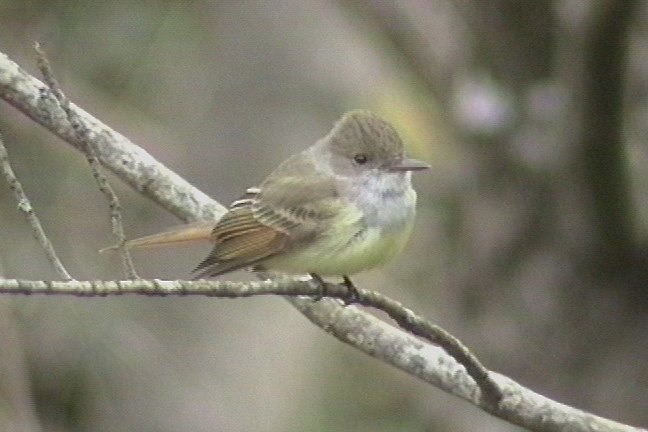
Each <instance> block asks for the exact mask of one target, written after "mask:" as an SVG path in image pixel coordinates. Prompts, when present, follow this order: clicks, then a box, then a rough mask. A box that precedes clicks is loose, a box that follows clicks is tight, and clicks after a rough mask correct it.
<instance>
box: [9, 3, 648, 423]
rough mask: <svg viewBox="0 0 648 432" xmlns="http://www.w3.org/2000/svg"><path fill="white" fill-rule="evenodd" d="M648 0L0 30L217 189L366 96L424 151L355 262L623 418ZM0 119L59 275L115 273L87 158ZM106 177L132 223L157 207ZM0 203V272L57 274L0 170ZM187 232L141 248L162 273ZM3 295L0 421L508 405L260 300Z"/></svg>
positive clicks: (449, 323) (436, 415) (199, 7)
mask: <svg viewBox="0 0 648 432" xmlns="http://www.w3.org/2000/svg"><path fill="white" fill-rule="evenodd" d="M646 3H647V2H645V1H636V0H627V1H623V2H617V1H612V0H587V1H581V0H553V1H549V0H541V1H535V0H533V1H532V0H525V1H519V2H510V1H506V0H485V1H479V2H478V1H469V0H425V1H407V2H383V1H374V0H352V1H349V0H346V1H345V0H338V1H334V0H312V1H309V2H299V1H295V0H278V1H272V2H264V1H260V0H255V1H247V2H233V1H226V0H221V1H217V0H216V1H200V0H194V1H189V2H182V3H180V2H171V1H153V0H150V1H140V2H127V1H123V0H122V1H120V0H118V1H113V2H99V1H86V2H73V1H64V0H58V1H28V0H0V51H2V52H4V53H6V54H7V55H9V57H10V58H12V59H13V60H14V61H17V62H18V63H19V64H20V65H21V66H22V67H24V68H25V69H27V70H29V71H31V72H32V73H34V74H36V67H35V59H34V54H33V52H32V49H31V45H32V43H33V41H34V40H39V41H40V42H41V43H42V44H43V46H44V47H45V49H46V51H47V52H48V55H49V56H50V59H51V62H52V64H53V66H54V70H55V72H56V74H57V76H58V78H59V80H60V81H61V84H62V86H63V88H64V90H65V92H66V93H67V94H68V96H70V97H71V99H72V100H73V101H74V102H75V103H77V104H79V105H80V106H82V107H83V108H84V109H86V110H88V111H89V112H91V113H93V114H94V115H96V116H97V117H98V118H100V119H102V120H103V121H105V122H106V123H108V124H109V125H111V126H112V127H114V128H115V129H117V130H119V131H120V132H122V133H124V134H125V135H127V136H128V137H130V138H131V139H132V140H133V141H134V142H136V143H138V144H140V145H141V146H142V147H144V148H145V149H146V150H148V151H149V152H151V153H152V154H153V155H154V156H155V157H157V158H158V159H160V160H161V161H162V162H164V163H166V164H167V165H169V166H170V167H171V168H172V169H174V170H176V171H177V172H178V173H180V174H181V175H183V176H185V177H186V178H187V179H188V180H189V181H191V182H193V183H194V184H195V185H196V186H198V187H199V188H201V189H203V190H205V191H206V192H208V193H210V194H211V195H213V196H214V197H215V198H216V199H218V200H219V201H221V202H222V203H227V202H228V201H230V200H232V199H234V198H235V197H237V196H238V195H239V194H240V193H241V191H242V190H244V189H245V188H246V187H248V186H250V185H252V184H256V183H258V182H259V181H260V180H261V179H263V177H265V175H266V174H267V173H268V172H269V171H270V170H271V169H272V168H274V167H275V166H276V165H277V164H278V163H279V162H280V161H282V160H283V159H284V158H285V157H287V156H288V155H290V154H292V153H294V152H296V151H298V150H300V149H302V148H304V147H306V146H308V145H309V144H311V143H312V142H314V141H315V140H316V139H318V138H319V137H321V136H323V135H324V134H325V133H326V132H327V131H328V129H329V128H330V126H331V124H332V122H333V121H334V120H335V119H336V118H338V117H339V116H340V115H341V114H342V113H343V112H344V111H346V110H348V109H352V108H367V109H371V110H374V111H377V112H379V113H381V114H382V115H384V116H385V117H387V118H389V119H390V120H392V121H393V122H394V123H395V124H396V125H397V127H398V129H399V130H400V131H402V134H403V137H404V138H405V140H406V141H407V145H408V148H409V149H410V152H411V153H412V154H415V155H416V156H417V157H420V158H423V159H426V160H428V161H429V162H431V163H432V165H433V167H434V169H433V172H432V173H430V174H428V175H425V176H418V177H417V178H416V180H415V182H416V187H417V190H418V191H419V217H418V221H417V228H416V232H415V235H414V236H413V239H412V241H411V242H410V244H409V246H408V248H407V250H406V251H405V253H404V254H403V255H402V256H401V257H399V258H398V259H397V260H395V261H394V262H393V263H392V264H390V265H389V266H387V267H386V268H384V269H382V270H379V271H373V272H370V273H367V274H366V275H361V276H360V277H358V278H357V281H356V283H358V284H360V285H362V286H366V287H376V288H378V289H380V290H384V291H385V293H386V294H388V295H390V296H393V297H396V298H397V299H399V300H401V301H403V302H404V303H405V304H406V305H408V306H411V307H412V308H413V309H414V310H416V311H417V312H419V313H421V314H422V315H424V316H427V317H429V318H431V319H432V320H434V321H435V322H437V323H439V324H440V325H442V326H444V327H445V328H447V329H448V330H450V331H451V332H452V333H454V334H455V335H457V336H459V337H460V338H462V339H464V340H465V341H466V342H467V343H468V344H469V346H471V347H472V348H474V350H475V352H476V353H477V354H478V355H479V356H481V357H482V358H483V360H484V361H485V363H486V364H487V365H488V366H490V367H492V368H493V369H495V370H497V371H500V372H502V373H504V374H506V375H509V376H511V377H512V378H514V379H517V380H519V381H521V382H522V383H523V384H525V385H528V386H529V387H531V388H532V389H534V390H536V391H538V392H540V393H542V394H546V395H547V396H549V397H553V398H556V399H557V400H560V401H563V402H565V403H568V404H573V405H576V406H578V407H580V408H584V409H587V410H591V411H593V412H595V413H597V414H601V415H604V416H609V417H611V418H614V419H616V420H620V421H625V422H628V423H633V424H644V425H645V424H647V423H648V417H647V416H648V409H646V408H647V407H648V398H647V396H646V385H645V383H646V382H648V362H646V361H645V359H646V356H647V355H648V319H647V316H648V314H646V309H647V306H648V291H647V290H646V285H647V284H646V281H647V280H648V277H647V276H648V263H647V262H646V259H647V258H648V253H647V250H646V233H647V232H648V229H647V227H648V204H646V203H648V200H646V199H645V197H646V194H647V193H648V181H647V179H648V169H646V167H648V150H647V149H648V146H647V145H646V144H647V143H646V133H645V132H646V131H645V126H644V125H645V124H647V122H646V116H647V115H648V109H647V108H646V107H647V106H648V98H647V96H648V91H647V88H646V79H645V77H646V76H647V73H648V56H647V55H646V53H647V51H648V43H647V41H648V26H647V25H646V23H648V20H646V17H647V16H646V15H647V13H648V11H647V7H646ZM36 75H37V74H36ZM0 131H1V132H2V133H3V135H4V137H5V141H6V143H7V146H8V149H9V152H10V156H11V157H12V162H13V164H14V168H15V170H16V172H17V173H18V175H19V176H20V179H21V181H22V182H23V183H24V185H25V188H26V190H27V192H28V193H29V195H30V197H31V199H32V200H33V201H34V205H35V208H36V211H37V212H38V214H39V216H40V217H41V219H42V221H43V223H44V225H45V228H46V230H47V231H48V233H49V234H50V236H51V238H52V241H53V242H54V244H55V246H56V247H57V249H58V251H59V253H60V255H61V258H62V259H63V261H64V262H65V263H66V265H67V266H68V268H69V269H70V270H71V271H72V273H73V274H74V276H75V277H77V278H79V279H85V278H88V279H95V278H97V279H98V278H101V279H117V278H121V277H122V275H121V273H120V265H119V259H118V258H117V257H111V256H99V255H98V254H96V251H97V250H98V249H99V248H100V247H102V246H105V245H106V244H110V243H111V242H112V240H111V238H110V228H109V221H108V215H107V212H106V203H105V201H104V200H103V197H102V196H101V195H100V194H99V192H98V191H96V189H95V187H94V182H93V181H92V177H91V174H90V173H89V170H88V169H87V167H86V165H85V161H84V160H83V158H82V157H81V156H80V155H79V154H77V153H76V152H75V151H74V150H72V149H71V148H68V147H66V146H65V145H63V144H61V143H60V142H59V141H58V140H57V139H56V138H54V137H53V136H52V135H50V134H48V133H46V132H45V131H43V130H42V129H40V128H39V127H38V126H36V125H35V124H34V123H33V122H31V121H29V120H27V119H26V118H24V117H23V116H22V115H21V114H19V113H17V112H16V111H15V110H13V109H12V108H11V107H9V106H8V105H7V104H4V103H2V104H0ZM243 173H244V174H243ZM113 184H114V185H115V187H116V188H117V190H118V193H119V195H120V197H121V199H122V204H123V206H124V208H125V215H124V216H125V219H126V224H127V226H126V229H127V232H128V233H129V235H130V236H132V237H137V236H140V235H145V234H148V233H151V232H155V231H159V230H162V229H164V228H165V227H167V226H169V225H173V224H175V223H176V221H175V220H174V219H173V218H172V217H171V216H169V215H167V214H165V213H164V212H163V211H161V210H160V209H159V208H157V207H156V206H155V205H153V204H152V203H150V202H149V201H147V200H144V199H142V197H141V196H139V195H138V194H136V193H134V192H133V191H131V190H129V189H127V187H125V186H124V185H122V184H121V183H120V182H119V181H117V180H115V181H114V182H113ZM0 221H2V223H1V224H0V226H1V228H0V243H1V244H2V245H3V248H2V250H0V273H1V274H3V275H6V276H9V277H18V278H30V279H38V278H53V277H55V275H54V274H53V272H52V270H51V269H50V268H49V267H48V265H47V262H46V261H45V259H44V258H43V256H42V252H41V251H40V250H39V249H38V247H37V246H36V245H35V244H34V242H33V240H32V238H31V235H30V232H29V229H28V228H27V227H26V225H25V224H24V222H23V221H22V218H21V215H20V214H18V212H17V211H16V209H15V203H14V201H13V200H12V197H11V196H10V194H9V193H8V190H7V188H1V187H0ZM206 249H207V247H197V248H193V249H179V250H171V251H153V252H141V253H138V254H137V255H136V261H137V264H138V268H139V271H140V274H141V275H142V276H145V277H159V278H183V277H186V276H187V275H188V272H189V270H190V269H191V268H192V267H193V266H194V265H195V263H196V262H197V261H198V260H199V259H201V258H202V255H203V254H204V253H205V250H206ZM232 277H237V278H238V277H240V278H246V277H248V276H246V275H245V274H243V273H241V274H240V275H239V274H237V275H234V276H232ZM0 317H2V318H1V319H0V364H1V365H3V366H2V367H0V429H2V430H8V431H11V430H21V431H28V430H34V431H36V430H47V431H58V430H61V431H63V430H65V431H85V430H88V431H90V430H92V431H122V430H138V431H149V430H150V431H177V430H192V431H208V430H209V431H213V430H227V431H250V430H254V431H268V432H271V431H303V430H309V431H325V430H330V431H333V430H342V429H344V430H352V431H369V430H372V431H374V430H380V431H404V430H407V431H411V430H420V431H430V432H431V431H437V430H438V431H448V430H456V431H473V430H474V431H483V430H515V428H513V427H510V426H507V425H504V424H502V422H500V421H498V420H496V419H493V418H490V417H489V416H487V415H486V414H484V413H482V412H480V411H478V410H477V409H475V408H473V407H471V406H469V405H467V404H465V403H463V402H460V401H457V400H455V399H454V398H451V397H448V396H447V395H445V394H442V393H441V392H439V391H437V390H435V389H434V388H431V387H429V386H427V385H424V384H422V383H419V382H415V381H414V380H412V379H411V378H410V377H407V376H405V375H403V374H402V373H400V372H398V371H396V370H393V369H391V368H388V367H386V366H384V365H382V364H380V363H378V362H376V361H374V360H372V359H369V358H366V357H364V356H362V355H360V354H359V353H358V352H356V351H355V350H352V349H350V348H349V347H346V346H342V345H340V344H339V343H338V342H337V341H335V340H333V339H332V338H330V337H329V336H328V335H326V334H324V333H323V332H320V331H319V330H318V329H316V328H312V326H311V325H310V324H309V323H308V322H306V321H305V320H304V319H303V318H302V317H301V316H300V315H299V314H298V313H297V312H295V311H294V310H292V309H291V308H290V307H289V306H288V305H286V304H284V303H283V302H282V301H281V300H279V299H247V300H240V301H227V300H216V299H210V300H207V299H149V298H142V299H140V298H122V299H95V300H93V299H61V298H9V297H5V298H3V299H0Z"/></svg>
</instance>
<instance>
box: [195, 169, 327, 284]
mask: <svg viewBox="0 0 648 432" xmlns="http://www.w3.org/2000/svg"><path fill="white" fill-rule="evenodd" d="M281 169H282V166H280V167H279V168H278V169H277V171H275V172H274V173H273V174H271V175H270V176H269V177H268V178H267V179H266V180H265V181H264V182H263V183H262V185H261V187H260V188H250V189H248V191H247V193H246V194H245V195H244V196H243V197H241V198H240V199H238V200H236V201H234V202H233V203H232V205H231V206H230V209H229V211H228V212H227V213H226V214H225V216H223V218H222V219H221V220H220V221H219V222H218V223H217V224H216V226H215V227H214V229H213V231H212V234H211V238H212V241H213V242H214V248H213V250H212V251H211V253H210V254H209V255H208V256H207V258H205V259H204V260H203V261H202V262H201V263H200V264H198V266H197V267H196V269H195V270H194V272H197V275H196V277H197V278H201V277H211V276H216V275H219V274H223V273H226V272H229V271H232V270H236V269H240V268H245V267H250V266H253V265H255V264H259V263H260V262H261V261H263V260H265V259H267V258H269V257H271V256H273V255H276V254H279V253H282V252H287V251H290V250H293V249H294V248H295V247H298V246H299V245H300V244H303V243H304V242H306V241H308V240H311V239H313V238H314V237H316V236H317V235H318V234H319V233H320V232H321V231H322V230H324V229H326V227H327V226H328V225H327V224H328V223H330V221H331V219H332V217H333V216H334V215H335V214H336V207H335V205H336V204H337V202H336V200H335V198H336V197H337V192H336V182H335V180H334V179H333V178H332V177H331V178H329V177H327V176H324V175H322V174H317V173H316V172H315V171H314V170H310V171H306V174H305V175H304V172H303V171H299V172H294V173H291V172H287V171H285V170H284V171H281ZM279 173H280V174H281V175H278V174H279Z"/></svg>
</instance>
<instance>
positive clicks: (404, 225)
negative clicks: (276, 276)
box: [126, 110, 430, 295]
mask: <svg viewBox="0 0 648 432" xmlns="http://www.w3.org/2000/svg"><path fill="white" fill-rule="evenodd" d="M428 168H430V166H429V165H428V164H427V163H425V162H422V161H419V160H415V159H410V158H407V157H406V156H405V151H404V144H403V141H402V139H401V138H400V136H399V134H398V133H397V131H396V129H395V128H394V126H393V125H391V124H390V123H389V122H388V121H387V120H385V119H383V118H381V117H380V116H378V115H376V114H374V113H372V112H370V111H366V110H354V111H350V112H347V113H346V114H344V115H343V116H342V117H341V118H340V119H339V120H338V121H337V122H336V123H335V124H334V126H333V128H332V129H331V131H330V132H329V133H328V134H327V135H326V136H324V137H323V138H321V139H319V140H318V141H316V142H315V144H313V145H312V146H310V147H308V148H306V149H305V150H303V151H301V152H299V153H296V154H294V155H292V156H290V157H289V158H288V159H286V160H285V161H284V162H282V163H281V164H280V165H279V166H278V167H277V168H276V169H275V170H274V171H273V172H271V173H270V175H268V176H267V177H266V179H265V180H263V181H262V182H261V183H260V185H259V186H258V187H250V188H248V189H247V190H246V191H245V193H244V194H243V196H241V197H240V198H239V199H237V200H235V201H234V202H232V203H231V205H230V206H229V208H228V210H227V212H226V213H225V214H224V215H223V216H222V217H221V218H220V219H219V220H218V221H217V222H215V223H214V222H209V221H200V222H198V223H195V224H193V225H188V226H187V225H185V226H183V227H179V228H176V229H172V230H170V231H167V232H165V233H161V234H154V235H152V236H147V237H142V238H140V239H134V240H131V241H128V242H126V246H127V247H145V246H156V245H164V244H171V243H177V242H183V241H190V240H196V239H204V238H208V239H209V240H210V241H211V242H212V243H213V247H212V249H211V252H210V253H209V254H208V255H207V256H206V257H205V258H204V259H203V260H202V261H200V263H199V264H198V265H197V266H196V267H195V268H194V270H193V274H194V278H195V279H204V278H212V277H215V276H219V275H222V274H225V273H228V272H231V271H234V270H238V269H244V268H249V269H253V270H256V271H261V270H263V271H273V272H282V273H288V274H309V275H310V276H311V277H313V278H314V279H315V280H316V281H317V282H318V283H320V285H321V286H324V280H323V277H333V276H336V277H342V278H343V280H344V284H345V285H346V286H347V287H348V289H349V292H350V293H352V294H353V295H357V290H356V288H355V286H354V285H353V282H352V281H351V279H350V276H352V275H354V274H357V273H359V272H362V271H365V270H369V269H372V268H376V267H379V266H381V265H383V264H385V263H386V262H387V261H389V260H390V259H391V258H393V257H394V256H395V255H397V254H398V253H400V252H401V251H402V249H403V248H404V246H405V244H406V242H407V240H408V238H409V237H410V234H411V231H412V226H413V224H414V216H415V212H416V200H417V197H416V192H415V190H414V189H413V187H412V182H411V173H412V172H414V171H423V170H427V169H428Z"/></svg>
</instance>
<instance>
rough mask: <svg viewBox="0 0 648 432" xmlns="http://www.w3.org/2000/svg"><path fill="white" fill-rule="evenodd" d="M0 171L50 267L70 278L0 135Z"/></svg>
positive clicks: (67, 278) (62, 275)
mask: <svg viewBox="0 0 648 432" xmlns="http://www.w3.org/2000/svg"><path fill="white" fill-rule="evenodd" d="M0 171H2V174H3V175H4V178H5V179H6V180H7V183H9V188H10V189H11V190H12V192H13V193H14V196H15V198H16V201H18V209H19V210H20V211H21V212H23V214H24V215H25V219H26V220H27V223H28V224H29V226H30V227H31V229H32V233H33V235H34V238H35V239H36V241H38V243H39V244H40V245H41V247H42V248H43V250H44V251H45V256H46V257H47V260H48V261H49V262H50V264H52V267H54V271H55V272H56V273H57V274H58V275H59V277H60V278H62V279H64V280H68V281H69V280H72V276H70V273H68V271H67V270H66V268H65V266H64V265H63V263H62V262H61V259H60V258H59V257H58V255H57V254H56V251H55V250H54V246H52V242H50V240H49V238H48V237H47V234H45V230H44V229H43V226H42V225H41V223H40V220H39V219H38V216H37V215H36V213H34V208H33V207H32V205H31V202H30V201H29V198H27V194H26V193H25V191H24V190H23V187H22V184H20V181H19V180H18V178H17V177H16V174H14V171H13V169H12V168H11V164H10V163H9V154H8V153H7V148H6V147H5V145H4V142H3V140H2V136H1V135H0Z"/></svg>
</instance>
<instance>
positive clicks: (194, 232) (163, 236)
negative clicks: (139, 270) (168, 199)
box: [99, 221, 215, 253]
mask: <svg viewBox="0 0 648 432" xmlns="http://www.w3.org/2000/svg"><path fill="white" fill-rule="evenodd" d="M214 225H215V223H214V222H213V221H199V222H194V223H191V224H187V225H180V226H177V227H175V228H171V229H170V230H167V231H164V232H161V233H157V234H151V235H148V236H145V237H140V238H136V239H133V240H128V241H127V242H126V247H127V248H128V249H132V248H148V247H160V246H167V245H171V244H178V243H187V242H192V241H199V240H209V239H210V238H211V232H212V229H213V228H214ZM118 248H119V246H118V245H113V246H108V247H105V248H103V249H101V250H99V253H104V252H107V251H110V250H115V249H118Z"/></svg>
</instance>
